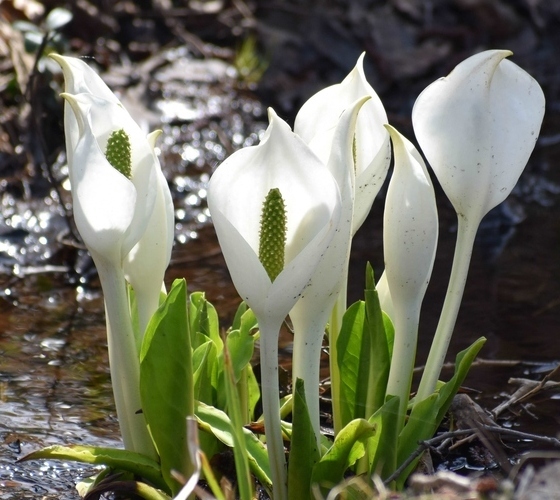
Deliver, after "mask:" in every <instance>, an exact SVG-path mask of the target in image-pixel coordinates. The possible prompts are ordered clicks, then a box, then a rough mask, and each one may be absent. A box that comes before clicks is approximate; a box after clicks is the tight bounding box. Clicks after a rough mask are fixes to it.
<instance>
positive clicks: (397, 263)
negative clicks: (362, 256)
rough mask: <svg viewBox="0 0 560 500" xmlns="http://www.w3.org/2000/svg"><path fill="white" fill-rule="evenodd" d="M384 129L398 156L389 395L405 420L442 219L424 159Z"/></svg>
mask: <svg viewBox="0 0 560 500" xmlns="http://www.w3.org/2000/svg"><path fill="white" fill-rule="evenodd" d="M386 127H387V130H389V133H390V134H391V139H392V141H393V151H394V155H395V168H394V171H393V175H392V177H391V181H390V183H389V188H388V190H387V198H386V200H385V212H384V217H383V253H384V255H385V273H384V276H385V277H386V278H385V279H386V281H387V285H388V288H389V292H390V294H389V295H390V300H391V307H392V317H391V319H392V320H393V323H394V326H395V341H394V345H393V358H392V360H391V368H390V372H389V380H388V382H387V395H392V396H399V398H400V404H399V419H400V420H402V419H404V414H405V412H406V407H407V404H408V395H409V393H410V385H411V382H412V371H413V369H414V359H415V356H416V344H417V340H418V323H419V319H420V307H421V305H422V300H423V299H424V294H425V293H426V288H427V287H428V282H429V281H430V276H431V274H432V268H433V265H434V259H435V255H436V247H437V238H438V215H437V207H436V199H435V195H434V188H433V186H432V182H431V180H430V176H429V174H428V171H427V170H426V166H425V164H424V161H423V160H422V157H421V156H420V154H419V153H418V151H417V150H416V148H415V147H414V146H413V145H412V143H411V142H410V141H408V140H407V139H406V138H405V137H403V136H402V135H401V134H400V133H399V132H397V130H395V129H394V128H393V127H391V126H390V125H386ZM401 427H402V426H401V425H399V427H397V428H399V429H400V428H401Z"/></svg>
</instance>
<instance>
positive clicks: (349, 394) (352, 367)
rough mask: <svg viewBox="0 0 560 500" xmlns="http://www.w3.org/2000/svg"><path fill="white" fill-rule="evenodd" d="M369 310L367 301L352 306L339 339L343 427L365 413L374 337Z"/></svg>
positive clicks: (347, 312)
mask: <svg viewBox="0 0 560 500" xmlns="http://www.w3.org/2000/svg"><path fill="white" fill-rule="evenodd" d="M365 311H366V309H365V303H364V302H363V301H359V302H356V303H354V304H352V305H351V306H350V307H349V308H348V310H347V311H346V312H345V313H344V317H343V318H342V327H341V328H340V333H339V336H338V340H337V352H338V360H337V363H338V367H339V372H340V401H341V402H340V405H341V408H340V411H341V412H340V415H341V423H342V426H345V425H346V424H348V422H350V421H351V420H354V419H355V418H363V417H364V416H365V403H366V397H367V382H368V375H369V353H370V348H369V341H370V339H369V338H368V337H367V335H364V324H365Z"/></svg>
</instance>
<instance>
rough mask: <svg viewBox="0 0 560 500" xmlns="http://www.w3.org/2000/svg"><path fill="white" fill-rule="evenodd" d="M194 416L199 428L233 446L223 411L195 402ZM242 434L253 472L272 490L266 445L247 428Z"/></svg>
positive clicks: (229, 428) (227, 419)
mask: <svg viewBox="0 0 560 500" xmlns="http://www.w3.org/2000/svg"><path fill="white" fill-rule="evenodd" d="M195 416H196V418H197V420H198V424H199V427H200V428H201V429H203V430H205V431H206V432H210V433H212V434H214V436H216V437H217V438H218V439H219V440H220V441H221V442H222V443H224V444H225V445H226V446H229V447H230V448H231V447H233V445H234V441H233V437H232V434H231V421H230V419H229V417H228V416H227V415H226V414H225V413H224V412H223V411H221V410H218V409H216V408H214V407H212V406H208V405H205V404H204V403H200V402H197V404H196V410H195ZM243 435H244V436H245V447H246V448H247V453H248V457H249V465H250V466H251V470H252V472H253V474H254V475H255V477H256V478H257V479H258V480H259V481H260V483H261V484H262V485H263V486H264V487H265V488H266V489H267V490H269V491H272V480H271V479H270V464H269V460H268V452H267V450H266V446H265V445H264V444H263V443H262V442H261V441H259V439H258V438H257V436H255V434H253V433H252V432H251V431H250V430H248V429H245V428H243Z"/></svg>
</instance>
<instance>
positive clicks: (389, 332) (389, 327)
mask: <svg viewBox="0 0 560 500" xmlns="http://www.w3.org/2000/svg"><path fill="white" fill-rule="evenodd" d="M383 327H384V328H385V336H386V337H387V347H388V348H389V359H393V344H394V343H395V325H393V321H392V320H391V318H390V317H389V315H388V314H387V313H385V311H383Z"/></svg>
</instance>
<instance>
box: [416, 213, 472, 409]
mask: <svg viewBox="0 0 560 500" xmlns="http://www.w3.org/2000/svg"><path fill="white" fill-rule="evenodd" d="M458 221H459V225H458V229H457V242H456V243H455V253H454V255H453V266H452V268H451V276H450V278H449V284H448V286H447V293H446V295H445V300H444V302H443V308H442V310H441V315H440V317H439V322H438V326H437V329H436V333H435V335H434V340H433V341H432V347H431V348H430V354H429V355H428V360H427V361H426V367H425V368H424V373H423V374H422V379H421V380H420V386H419V387H418V395H417V398H418V401H422V400H424V399H426V398H427V397H428V396H430V394H432V393H433V392H434V390H435V388H436V383H437V381H438V378H439V375H440V373H441V367H442V366H443V362H444V360H445V355H446V354H447V349H448V347H449V342H450V341H451V335H452V334H453V329H454V328H455V321H456V320H457V314H458V313H459V307H460V306H461V300H462V299H463V292H464V290H465V284H466V282H467V275H468V272H469V264H470V261H471V256H472V250H473V245H474V239H475V237H476V232H477V229H478V225H479V223H480V220H479V221H478V222H477V223H475V224H473V223H471V222H469V221H468V220H467V219H466V218H465V217H464V216H461V215H460V214H458Z"/></svg>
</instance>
